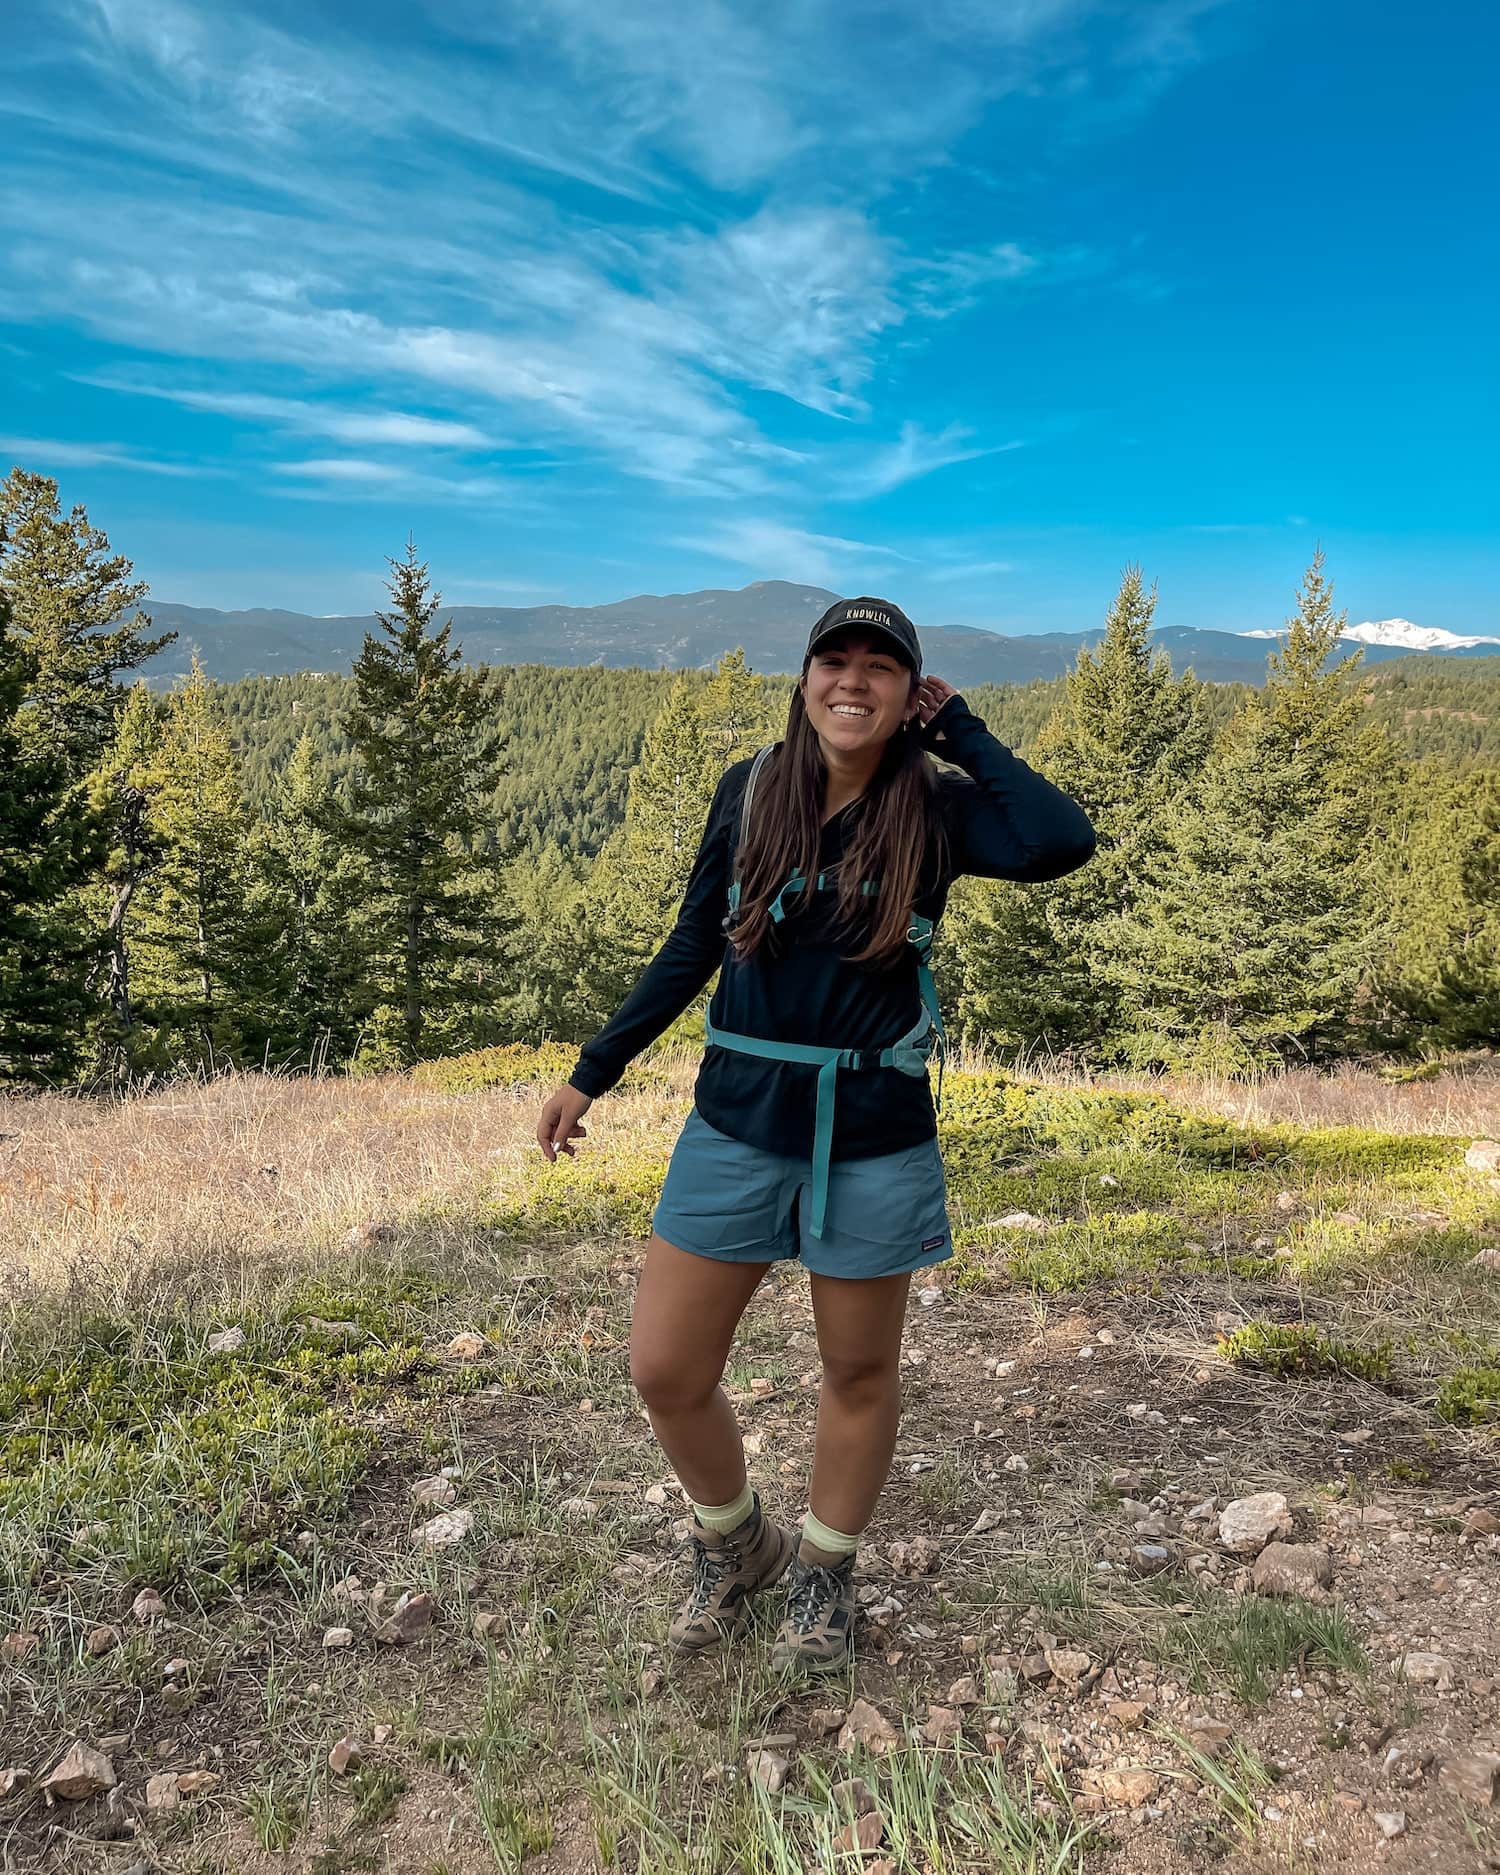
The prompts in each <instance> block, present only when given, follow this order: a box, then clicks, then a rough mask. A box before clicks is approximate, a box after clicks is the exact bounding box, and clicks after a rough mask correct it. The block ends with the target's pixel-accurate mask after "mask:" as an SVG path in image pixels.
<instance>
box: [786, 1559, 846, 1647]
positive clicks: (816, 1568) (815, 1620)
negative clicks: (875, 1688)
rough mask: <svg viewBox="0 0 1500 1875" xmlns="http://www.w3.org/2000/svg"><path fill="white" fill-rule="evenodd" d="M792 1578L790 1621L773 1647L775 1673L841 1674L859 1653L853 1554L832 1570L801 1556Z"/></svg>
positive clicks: (788, 1605) (796, 1563)
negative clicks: (855, 1636) (856, 1645)
mask: <svg viewBox="0 0 1500 1875" xmlns="http://www.w3.org/2000/svg"><path fill="white" fill-rule="evenodd" d="M789 1580H790V1582H791V1591H790V1593H789V1594H788V1596H787V1601H786V1620H785V1621H783V1622H782V1624H781V1632H780V1633H779V1634H778V1635H777V1636H776V1645H775V1646H774V1647H773V1648H772V1649H771V1667H772V1670H773V1672H776V1673H785V1672H789V1671H794V1672H799V1673H833V1672H836V1671H837V1670H838V1669H839V1668H840V1667H842V1666H843V1665H845V1663H846V1662H847V1661H848V1659H849V1656H850V1655H851V1654H852V1653H853V1651H854V1558H853V1556H846V1557H845V1558H844V1560H843V1561H842V1562H840V1563H835V1564H834V1565H833V1567H832V1568H823V1567H822V1566H821V1565H820V1564H818V1563H805V1562H803V1560H802V1558H801V1557H800V1556H798V1557H797V1558H796V1559H795V1560H794V1561H793V1563H792V1572H791V1576H790V1578H789Z"/></svg>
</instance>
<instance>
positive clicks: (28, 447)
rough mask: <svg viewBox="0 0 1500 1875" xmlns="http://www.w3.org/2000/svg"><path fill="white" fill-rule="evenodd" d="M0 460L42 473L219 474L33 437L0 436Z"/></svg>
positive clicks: (103, 446) (116, 447) (109, 448)
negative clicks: (84, 470)
mask: <svg viewBox="0 0 1500 1875" xmlns="http://www.w3.org/2000/svg"><path fill="white" fill-rule="evenodd" d="M0 456H8V457H10V458H11V459H12V460H13V461H15V462H19V463H20V464H21V465H22V466H23V467H24V468H28V469H32V470H35V471H37V472H40V471H42V470H44V469H139V470H141V471H142V472H143V473H145V474H147V475H212V474H215V473H220V471H216V470H214V469H212V468H206V467H204V466H203V465H201V464H199V463H196V462H193V463H187V462H161V461H158V460H157V459H155V458H154V457H151V456H138V455H137V454H136V453H135V451H134V450H132V449H126V448H125V447H123V445H121V444H119V443H79V442H63V441H59V440H57V439H56V438H44V437H36V436H0Z"/></svg>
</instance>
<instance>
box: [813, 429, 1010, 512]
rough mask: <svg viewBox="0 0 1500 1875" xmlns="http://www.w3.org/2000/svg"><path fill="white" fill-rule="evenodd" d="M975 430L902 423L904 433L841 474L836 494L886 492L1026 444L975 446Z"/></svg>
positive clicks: (847, 495) (867, 494)
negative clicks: (930, 429) (932, 428)
mask: <svg viewBox="0 0 1500 1875" xmlns="http://www.w3.org/2000/svg"><path fill="white" fill-rule="evenodd" d="M973 434H974V432H973V431H972V430H970V429H968V428H967V427H966V426H965V425H963V424H960V423H950V424H949V425H948V426H947V428H946V429H943V430H939V431H937V432H936V433H935V434H929V433H928V432H927V431H926V430H924V429H923V428H922V426H921V424H919V423H903V424H902V426H901V435H900V437H899V438H898V440H897V441H896V442H894V443H886V444H884V445H882V446H881V447H879V448H877V449H874V450H870V451H868V452H865V453H863V454H862V455H860V456H859V457H857V458H856V459H855V460H854V461H853V462H852V463H851V464H850V465H849V466H847V467H846V468H844V469H843V470H842V471H841V472H840V474H839V480H838V487H837V489H836V491H835V492H836V493H838V494H839V495H841V496H843V497H845V498H846V499H848V498H863V497H868V496H871V495H886V494H889V493H890V492H891V491H892V490H893V489H896V488H900V487H902V486H903V485H904V484H905V483H907V482H914V481H916V480H917V479H918V478H919V477H920V476H923V475H931V474H932V473H933V472H934V471H935V470H937V469H947V468H951V467H952V466H953V464H954V463H957V462H973V461H975V460H976V459H977V458H978V457H980V456H998V455H1003V454H1006V453H1008V452H1009V451H1010V450H1013V449H1022V448H1024V447H1025V445H1024V444H1023V443H1020V442H1010V443H988V444H982V445H980V446H979V447H977V448H976V447H974V446H973V445H972V444H971V441H970V439H971V438H972V436H973Z"/></svg>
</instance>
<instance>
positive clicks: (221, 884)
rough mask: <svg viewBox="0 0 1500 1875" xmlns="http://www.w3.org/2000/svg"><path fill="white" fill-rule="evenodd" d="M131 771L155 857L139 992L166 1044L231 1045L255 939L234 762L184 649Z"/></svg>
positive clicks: (209, 1052) (250, 976)
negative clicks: (183, 668) (182, 666)
mask: <svg viewBox="0 0 1500 1875" xmlns="http://www.w3.org/2000/svg"><path fill="white" fill-rule="evenodd" d="M142 781H143V786H144V792H145V794H146V796H147V800H148V802H149V812H150V816H151V822H152V831H153V834H154V838H155V839H156V840H157V841H158V842H159V843H160V846H161V849H162V857H161V861H160V864H159V865H158V866H157V867H156V868H155V869H154V871H153V872H152V874H151V877H150V881H149V885H148V887H147V888H146V890H145V891H144V892H142V893H141V894H140V896H139V899H138V903H137V907H136V933H137V935H136V942H135V954H136V960H137V961H136V967H135V976H136V981H137V988H138V992H139V995H140V998H141V1000H142V1001H143V1002H146V1003H148V1004H149V1006H150V1008H151V1009H152V1011H153V1014H154V1016H155V1020H156V1024H157V1028H158V1031H159V1034H160V1036H161V1038H162V1040H163V1041H166V1040H167V1039H168V1038H170V1047H171V1050H172V1052H173V1053H174V1054H175V1053H180V1054H181V1055H182V1056H184V1057H186V1058H188V1059H193V1058H198V1059H202V1060H207V1061H210V1062H211V1061H212V1060H213V1059H214V1058H215V1057H216V1056H220V1055H228V1056H230V1057H237V1056H239V1055H240V1054H241V1052H242V1045H243V1040H244V1036H243V1030H242V1027H241V1020H242V1018H243V1015H244V1013H245V1008H246V1004H247V1002H248V1001H249V1000H250V999H251V998H252V997H253V994H254V978H255V975H256V973H257V971H258V968H259V949H260V947H259V945H258V944H257V943H256V942H255V934H254V933H253V932H252V931H251V929H250V927H249V924H248V920H247V893H248V888H249V869H248V866H247V863H246V851H245V843H246V835H247V827H246V819H245V809H244V805H243V799H242V790H241V786H240V774H239V763H238V760H237V758H236V756H235V753H234V749H233V747H232V745H231V743H230V739H229V731H228V729H227V728H226V726H225V724H224V720H223V716H222V714H221V712H220V710H219V706H218V700H217V697H216V695H215V687H214V686H213V685H212V684H211V683H210V682H209V680H208V678H207V677H205V676H204V674H203V667H202V666H201V665H200V664H199V662H198V660H197V658H196V657H195V658H194V659H193V666H192V672H191V674H190V676H189V678H188V680H187V682H186V683H185V684H183V685H182V686H181V687H180V688H178V689H177V690H174V691H173V693H172V695H171V696H170V697H169V698H168V701H167V712H166V719H165V721H164V722H163V723H162V726H161V736H160V741H159V743H158V745H157V748H156V751H155V756H154V759H153V760H152V761H151V763H150V765H149V766H148V767H147V768H146V769H145V772H144V775H143V777H142Z"/></svg>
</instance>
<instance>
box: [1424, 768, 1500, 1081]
mask: <svg viewBox="0 0 1500 1875" xmlns="http://www.w3.org/2000/svg"><path fill="white" fill-rule="evenodd" d="M1476 818H1477V823H1478V825H1477V829H1476V832H1475V834H1474V837H1473V838H1472V839H1470V840H1469V841H1468V842H1467V843H1466V849H1465V852H1464V857H1463V865H1462V870H1461V874H1460V878H1461V881H1462V885H1463V890H1464V900H1465V909H1466V913H1467V916H1466V917H1465V919H1464V922H1463V926H1462V928H1461V929H1460V930H1459V931H1458V932H1456V933H1455V943H1454V945H1453V949H1452V952H1451V954H1450V956H1449V957H1448V959H1447V961H1446V963H1445V964H1444V967H1443V970H1442V976H1441V982H1440V985H1439V993H1438V998H1437V1016H1438V1026H1439V1033H1440V1035H1441V1036H1442V1038H1443V1040H1444V1041H1446V1042H1449V1043H1452V1044H1454V1045H1455V1046H1457V1047H1460V1048H1463V1047H1476V1046H1477V1047H1483V1048H1493V1047H1494V1046H1495V1045H1496V1043H1497V1042H1500V774H1493V773H1492V774H1489V775H1486V776H1485V778H1484V785H1483V789H1482V792H1481V794H1480V798H1479V808H1478V814H1477V817H1476Z"/></svg>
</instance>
